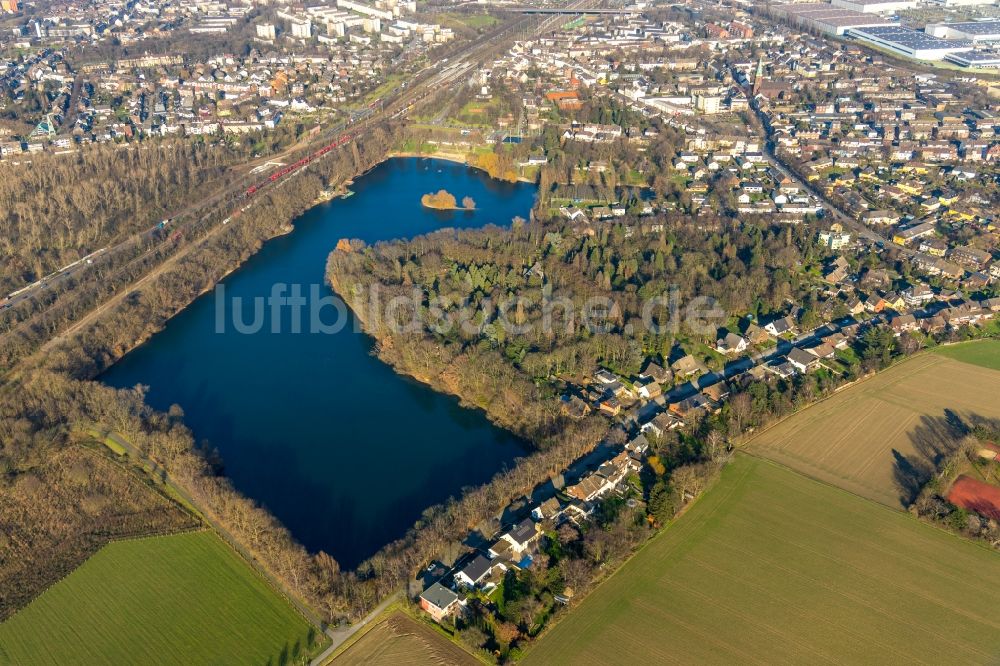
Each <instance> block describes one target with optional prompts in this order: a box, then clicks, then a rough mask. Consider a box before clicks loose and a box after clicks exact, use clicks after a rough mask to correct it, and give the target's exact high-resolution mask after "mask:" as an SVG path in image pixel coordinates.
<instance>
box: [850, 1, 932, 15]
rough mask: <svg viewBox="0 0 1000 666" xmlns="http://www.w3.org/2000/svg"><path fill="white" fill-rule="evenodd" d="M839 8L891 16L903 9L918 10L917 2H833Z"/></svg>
mask: <svg viewBox="0 0 1000 666" xmlns="http://www.w3.org/2000/svg"><path fill="white" fill-rule="evenodd" d="M832 2H833V4H834V5H836V6H837V7H843V8H844V9H850V10H853V11H856V12H861V13H863V14H891V13H895V12H898V11H899V10H901V9H916V8H917V0H832Z"/></svg>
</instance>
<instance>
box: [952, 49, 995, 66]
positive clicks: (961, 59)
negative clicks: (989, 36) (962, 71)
mask: <svg viewBox="0 0 1000 666" xmlns="http://www.w3.org/2000/svg"><path fill="white" fill-rule="evenodd" d="M944 59H945V60H947V61H948V62H953V63H955V64H956V65H960V66H962V67H976V68H979V69H997V68H998V67H1000V53H986V52H984V51H963V52H962V53H949V54H948V55H946V56H945V58H944Z"/></svg>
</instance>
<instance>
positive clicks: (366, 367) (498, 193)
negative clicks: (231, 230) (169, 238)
mask: <svg viewBox="0 0 1000 666" xmlns="http://www.w3.org/2000/svg"><path fill="white" fill-rule="evenodd" d="M441 188H445V189H447V190H448V191H450V192H451V193H452V194H454V195H455V196H456V197H457V198H458V199H459V200H461V199H462V197H464V196H466V195H468V196H471V197H472V198H473V199H475V201H476V207H477V210H476V211H475V212H452V211H448V212H441V211H430V210H427V209H424V208H423V207H422V206H421V205H420V196H421V195H422V194H425V193H427V192H433V191H437V190H438V189H441ZM352 189H354V191H355V192H356V194H355V195H354V196H353V197H350V198H348V199H344V200H341V199H335V200H333V201H332V202H330V203H326V204H322V205H319V206H317V207H315V208H313V209H311V210H310V211H308V212H307V213H305V214H304V215H303V216H302V217H300V218H299V219H298V220H296V221H295V231H294V232H292V233H291V234H288V235H286V236H282V237H279V238H275V239H273V240H271V241H269V242H268V243H267V244H266V245H265V246H264V247H263V248H262V249H261V251H260V252H258V253H257V254H256V255H254V256H253V257H252V258H251V259H250V260H249V261H247V262H246V263H245V264H244V265H243V266H242V267H241V268H240V269H239V270H237V271H236V272H234V273H233V274H232V275H230V276H229V277H227V278H226V279H225V280H224V281H223V283H222V284H223V285H224V287H225V296H226V298H225V304H226V305H227V307H230V308H231V303H232V300H231V299H232V298H233V297H239V298H242V299H243V301H242V310H241V317H242V319H241V323H242V324H246V325H248V326H249V325H251V324H253V322H254V306H253V299H254V298H256V297H261V298H266V297H267V296H269V295H270V294H271V293H272V288H273V286H274V285H275V284H287V285H293V284H298V285H301V293H302V294H303V296H306V297H307V299H308V294H309V291H310V285H319V287H318V288H319V294H320V295H322V296H328V295H330V294H331V291H330V289H329V288H328V287H326V286H324V269H325V265H326V258H327V255H328V254H329V253H330V252H331V250H332V249H333V248H334V246H335V245H336V243H337V240H338V239H340V238H345V237H346V238H361V239H363V240H365V241H367V242H369V243H372V242H375V241H379V240H386V239H392V238H401V237H411V236H415V235H418V234H422V233H427V232H429V231H433V230H435V229H440V228H441V227H446V226H450V227H479V226H483V225H486V224H489V223H493V224H502V225H507V224H509V223H510V221H511V220H512V219H513V218H514V217H515V216H517V215H520V216H522V217H525V218H527V217H528V211H529V210H530V208H531V206H532V203H533V201H534V196H535V188H534V187H533V186H531V185H525V184H509V183H502V182H499V181H495V180H492V179H490V178H489V177H487V176H486V175H484V174H482V173H481V172H478V171H474V170H471V169H468V168H466V167H464V166H461V165H456V164H451V163H447V162H442V161H434V160H424V159H415V158H414V159H395V160H390V161H388V162H386V163H384V164H382V165H380V166H379V167H377V168H375V169H374V170H373V171H372V172H371V173H369V174H367V175H365V176H364V177H362V178H360V179H359V180H358V182H357V183H356V184H355V185H354V186H353V188H352ZM238 223H239V222H238V220H237V221H234V222H232V223H231V224H238ZM290 288H291V287H290V286H289V287H288V289H286V291H285V294H287V293H289V290H290ZM216 301H217V297H216V295H215V294H207V295H205V296H203V297H202V298H199V299H198V300H196V301H195V302H194V303H192V304H191V306H190V307H188V308H186V309H185V310H184V311H183V312H181V313H180V314H178V315H177V316H176V317H174V318H173V319H172V320H170V322H169V323H168V324H167V326H166V328H165V329H164V330H163V331H161V332H160V333H159V334H157V335H156V336H154V337H153V338H152V339H151V340H149V341H148V342H147V343H146V344H144V345H142V346H141V347H139V348H137V349H136V350H134V351H133V352H132V353H130V354H128V355H127V356H126V357H125V358H123V359H122V360H121V361H120V362H119V363H117V364H116V365H115V366H113V367H112V368H110V369H109V370H108V372H107V373H105V374H104V376H103V377H102V378H101V379H102V381H104V382H106V383H108V384H110V385H112V386H118V387H127V386H134V385H135V384H140V383H141V384H146V385H148V386H149V394H148V401H149V403H150V404H151V405H152V406H154V407H156V408H158V409H164V410H165V409H167V408H168V407H169V406H170V405H171V404H174V403H176V404H179V405H180V406H181V407H182V408H183V409H184V413H185V422H186V423H187V424H188V425H189V426H190V427H191V429H192V430H193V431H194V434H195V437H196V438H197V440H198V441H207V442H208V443H209V444H210V445H211V446H213V447H216V448H218V450H219V451H220V453H221V454H222V458H223V461H224V463H225V473H226V475H227V476H228V477H229V478H231V479H232V481H233V483H234V484H235V486H236V487H237V488H238V489H239V490H240V491H241V492H242V493H244V494H245V495H247V496H249V497H252V498H254V499H255V500H257V501H258V502H260V503H261V504H263V505H264V506H266V507H267V508H268V509H269V510H270V511H271V512H272V513H273V514H274V515H275V516H277V517H278V519H280V520H281V521H282V522H283V523H284V524H285V525H286V526H287V527H288V528H289V529H290V530H291V531H292V534H293V535H294V536H295V538H296V539H298V540H299V541H300V542H301V543H302V544H304V545H305V546H306V548H308V549H309V550H310V551H312V552H316V551H319V550H324V551H326V552H327V553H329V554H330V555H332V556H333V557H334V558H335V559H336V560H337V561H338V562H340V564H341V566H342V567H345V568H353V567H354V566H356V565H357V564H358V563H360V562H361V561H362V560H364V559H365V558H366V557H368V556H370V555H372V554H374V553H375V552H376V551H377V550H378V549H379V548H380V547H382V546H383V545H384V544H386V543H388V542H389V541H391V540H393V539H396V538H398V537H400V536H402V535H403V534H404V533H405V531H406V530H407V529H408V528H409V527H410V526H411V525H412V524H413V523H414V521H415V520H416V519H417V518H419V516H420V514H421V512H422V511H423V510H424V509H425V508H427V507H428V506H431V505H433V504H436V503H439V502H441V501H444V500H445V499H447V498H448V497H449V496H452V495H455V494H457V493H458V492H459V490H460V489H461V488H462V487H464V486H471V485H478V484H481V483H483V482H485V481H487V480H488V479H489V478H490V477H491V476H492V475H493V474H494V473H495V472H497V471H498V470H500V469H502V468H503V467H504V466H505V465H508V464H509V463H510V462H512V460H513V459H514V457H516V456H518V455H523V454H524V453H525V450H524V448H522V446H521V443H520V442H519V441H518V440H517V439H516V438H514V437H513V436H512V435H510V434H509V433H507V432H505V431H502V430H500V429H498V428H495V427H494V426H492V425H491V424H490V423H489V422H488V421H487V420H486V418H485V416H484V415H483V414H481V413H480V412H477V411H473V410H469V409H465V408H463V407H461V406H459V404H458V402H457V401H456V400H455V399H454V398H452V397H449V396H445V395H441V394H438V393H435V392H434V391H433V390H431V389H430V388H428V387H426V386H424V385H421V384H418V383H417V382H415V381H412V380H410V379H407V378H404V377H400V376H398V375H397V374H395V373H394V372H393V371H392V370H391V369H390V368H389V367H388V366H386V365H385V364H383V363H381V362H380V361H379V360H378V359H376V358H375V357H373V356H372V355H371V348H372V340H371V339H370V338H369V337H367V336H365V335H363V334H360V333H357V332H355V331H354V329H355V327H354V325H353V322H352V323H351V325H348V326H347V327H345V328H343V329H342V330H341V331H340V332H338V333H335V334H322V333H308V330H309V315H308V314H307V311H308V309H309V308H308V307H304V308H302V311H301V319H300V321H301V322H302V325H301V331H302V332H299V333H296V332H293V330H292V326H291V317H292V315H291V314H290V310H289V309H288V308H284V309H283V310H282V311H281V313H280V314H279V317H278V320H277V322H276V323H278V324H280V326H279V327H278V328H279V330H278V331H277V332H274V331H273V330H272V323H275V322H272V319H271V310H270V308H269V307H263V308H262V315H263V319H262V324H263V325H262V327H261V330H260V331H259V332H257V333H254V334H243V333H239V332H237V331H236V330H235V326H234V323H233V321H232V318H231V315H229V314H228V310H227V314H226V316H225V317H224V318H223V326H222V328H223V329H224V330H223V332H218V330H217V329H218V324H217V321H216V319H217V312H216V310H217V303H216ZM335 318H336V315H335V314H334V313H333V309H332V308H327V309H326V311H324V312H323V321H324V322H326V323H330V322H332V321H333V320H334V319H335Z"/></svg>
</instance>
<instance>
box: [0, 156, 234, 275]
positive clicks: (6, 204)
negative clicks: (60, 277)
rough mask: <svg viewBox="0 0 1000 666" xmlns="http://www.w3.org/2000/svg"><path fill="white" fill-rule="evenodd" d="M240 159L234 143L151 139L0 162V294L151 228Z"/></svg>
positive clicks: (209, 186) (212, 185)
mask: <svg viewBox="0 0 1000 666" xmlns="http://www.w3.org/2000/svg"><path fill="white" fill-rule="evenodd" d="M247 157H248V153H247V152H246V151H245V150H244V149H241V148H240V147H239V145H238V144H236V145H234V146H233V145H229V144H216V145H208V144H205V143H202V142H200V141H198V142H195V141H162V142H161V141H153V142H148V143H143V144H131V145H122V146H117V145H102V146H95V147H92V148H89V149H87V150H81V151H78V152H76V153H74V154H73V155H72V156H67V155H39V156H36V157H34V158H33V162H32V164H31V165H30V167H26V166H25V165H15V164H10V163H4V164H2V165H0V211H2V212H0V229H3V230H4V233H3V234H2V235H0V254H2V255H3V256H4V257H5V258H6V260H5V261H4V262H3V264H2V265H0V293H2V294H7V293H9V292H11V291H13V290H15V289H18V288H20V287H23V286H24V285H26V284H29V283H31V282H34V281H35V280H37V279H39V278H41V277H42V276H44V275H47V274H48V273H50V272H52V271H54V270H56V269H58V268H60V267H62V266H65V265H66V264H68V263H70V262H72V261H75V260H77V259H79V258H80V257H82V256H84V255H86V254H89V253H90V252H93V251H95V250H98V249H100V248H102V247H106V246H108V245H110V244H112V243H114V242H116V241H119V240H122V239H123V238H125V237H127V236H129V235H131V234H134V233H136V232H137V231H140V230H143V229H148V228H151V227H152V226H153V225H154V224H156V223H157V222H159V221H160V220H161V219H163V218H164V217H170V216H171V215H173V214H176V213H177V212H179V211H180V210H181V209H183V207H184V205H185V204H186V203H188V202H190V201H194V200H197V199H199V198H201V197H202V196H204V195H205V194H207V193H209V192H212V191H214V190H215V189H216V188H217V187H219V186H220V185H224V184H225V183H226V181H227V180H228V179H230V178H232V177H233V176H234V175H235V174H232V173H229V168H230V167H232V166H233V165H234V164H238V163H240V162H241V161H243V160H245V159H246V158H247Z"/></svg>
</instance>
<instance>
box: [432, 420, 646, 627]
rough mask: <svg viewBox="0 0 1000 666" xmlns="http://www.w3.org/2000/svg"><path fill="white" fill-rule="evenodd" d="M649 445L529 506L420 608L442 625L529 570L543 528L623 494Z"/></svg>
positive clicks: (633, 446)
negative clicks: (476, 597)
mask: <svg viewBox="0 0 1000 666" xmlns="http://www.w3.org/2000/svg"><path fill="white" fill-rule="evenodd" d="M648 447H649V443H648V442H647V440H646V438H645V437H643V436H642V435H639V436H638V437H636V438H634V439H633V440H631V441H630V442H628V443H627V444H626V445H625V446H624V447H623V448H622V449H621V450H619V451H617V452H615V453H613V455H611V456H610V457H608V458H606V459H605V460H603V462H600V464H599V465H598V466H597V468H596V469H592V470H589V471H585V472H584V473H582V474H580V475H579V477H578V478H577V479H576V480H575V481H573V482H572V483H568V484H566V485H564V486H563V488H562V489H561V490H560V491H558V492H557V493H555V494H553V495H551V496H549V497H548V498H546V499H545V500H543V501H540V502H537V503H535V504H533V505H530V506H529V507H527V509H528V511H529V515H528V516H526V517H524V518H522V519H521V520H519V521H518V522H516V523H514V524H513V525H510V526H509V527H507V528H506V529H504V530H502V531H500V532H499V533H498V534H497V535H496V536H495V537H494V538H493V539H492V540H491V541H490V543H489V545H488V546H485V547H483V548H481V549H477V550H473V551H469V552H467V553H466V554H465V555H464V556H462V557H460V558H459V559H458V560H457V562H456V564H455V566H454V567H452V568H451V569H450V570H446V571H445V572H444V574H443V575H441V576H440V577H439V578H438V580H435V581H434V582H433V583H432V584H430V585H429V586H428V587H427V588H426V589H424V591H423V592H421V593H420V595H419V597H418V601H419V605H420V608H421V609H423V610H424V611H425V612H427V614H428V615H430V617H431V618H433V619H434V620H435V621H436V622H441V621H443V620H445V619H447V618H454V617H455V616H457V615H459V614H461V613H462V612H464V609H465V608H466V604H467V598H468V596H469V594H472V593H482V594H487V595H488V594H490V593H492V592H493V591H494V590H495V589H496V588H497V586H498V585H499V584H500V582H501V581H502V580H503V577H504V576H505V575H506V573H507V572H508V571H510V570H520V569H527V568H529V567H531V565H532V563H533V562H534V557H535V556H536V554H537V549H538V545H539V541H540V539H541V536H542V526H543V525H550V526H555V525H558V524H560V523H562V522H563V521H565V520H571V521H574V522H577V523H580V522H581V521H585V520H587V519H588V518H589V516H591V515H592V514H593V512H594V510H595V509H596V507H597V505H598V503H599V502H600V501H601V500H602V499H604V498H606V497H608V496H609V495H611V494H612V493H614V492H617V491H619V490H620V489H621V488H622V487H623V486H624V484H625V483H626V479H627V478H628V477H629V476H631V475H633V474H638V473H639V471H640V470H641V468H642V460H643V457H644V456H645V455H646V452H647V450H648Z"/></svg>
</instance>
